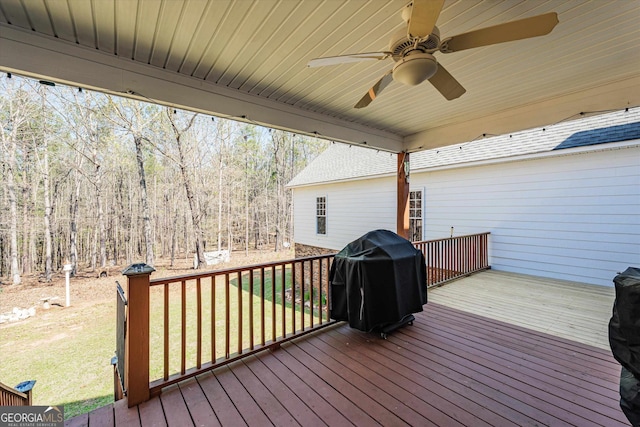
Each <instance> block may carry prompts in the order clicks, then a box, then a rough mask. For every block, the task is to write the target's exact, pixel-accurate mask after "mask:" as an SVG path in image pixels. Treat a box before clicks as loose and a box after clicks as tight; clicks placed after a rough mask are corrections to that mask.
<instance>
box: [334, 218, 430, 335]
mask: <svg viewBox="0 0 640 427" xmlns="http://www.w3.org/2000/svg"><path fill="white" fill-rule="evenodd" d="M329 280H330V283H331V307H330V315H331V318H332V319H336V320H345V321H348V322H349V325H350V326H351V327H352V328H356V329H359V330H361V331H366V332H371V331H374V330H375V331H379V332H381V333H382V336H383V337H386V334H387V333H388V332H391V331H392V330H393V329H395V327H399V326H402V325H403V324H406V323H409V322H411V321H413V316H412V313H417V312H420V311H422V306H423V305H424V304H426V303H427V273H426V265H425V260H424V256H423V255H422V252H421V251H419V250H418V249H416V248H415V247H414V246H413V244H411V242H409V241H408V240H406V239H404V238H402V237H400V236H398V235H397V234H395V233H393V232H391V231H388V230H375V231H370V232H369V233H367V234H365V235H364V236H362V237H360V238H359V239H357V240H354V241H353V242H351V243H349V244H348V245H347V246H345V247H344V249H342V250H341V251H340V252H339V253H338V254H336V256H335V258H334V261H333V264H332V265H331V272H330V276H329Z"/></svg>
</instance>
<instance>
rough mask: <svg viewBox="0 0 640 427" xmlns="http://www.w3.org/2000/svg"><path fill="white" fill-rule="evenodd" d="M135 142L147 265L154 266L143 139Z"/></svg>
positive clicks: (139, 137)
mask: <svg viewBox="0 0 640 427" xmlns="http://www.w3.org/2000/svg"><path fill="white" fill-rule="evenodd" d="M133 141H134V143H135V145H136V161H137V163H138V175H139V177H140V181H139V184H140V198H141V199H142V221H143V226H144V240H145V248H146V252H147V254H146V255H147V256H146V258H147V260H146V263H147V265H150V266H153V265H154V259H153V241H152V240H151V239H152V235H151V218H150V214H149V199H148V198H147V181H146V179H145V175H144V158H143V156H142V137H141V136H139V135H135V136H134V137H133Z"/></svg>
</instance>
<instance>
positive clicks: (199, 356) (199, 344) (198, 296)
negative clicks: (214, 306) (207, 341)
mask: <svg viewBox="0 0 640 427" xmlns="http://www.w3.org/2000/svg"><path fill="white" fill-rule="evenodd" d="M196 306H197V307H196V316H197V318H196V321H197V329H196V330H197V336H196V340H197V341H196V342H197V344H196V345H197V348H196V367H197V368H198V369H200V368H201V367H202V287H201V282H200V278H199V277H198V278H197V279H196Z"/></svg>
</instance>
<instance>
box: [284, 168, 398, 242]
mask: <svg viewBox="0 0 640 427" xmlns="http://www.w3.org/2000/svg"><path fill="white" fill-rule="evenodd" d="M293 191H294V207H293V218H294V230H295V242H296V243H297V244H303V245H310V246H317V247H321V248H327V249H333V250H340V249H342V248H343V247H344V246H346V245H347V243H349V242H351V241H352V240H355V239H357V238H358V237H360V236H362V235H363V234H365V233H366V232H368V231H371V230H374V229H377V228H384V229H388V230H393V231H395V224H396V187H395V180H394V179H389V178H372V179H363V180H357V181H348V182H340V183H335V184H321V185H313V186H309V187H298V188H294V190H293ZM321 196H326V197H327V234H326V235H318V234H316V197H321Z"/></svg>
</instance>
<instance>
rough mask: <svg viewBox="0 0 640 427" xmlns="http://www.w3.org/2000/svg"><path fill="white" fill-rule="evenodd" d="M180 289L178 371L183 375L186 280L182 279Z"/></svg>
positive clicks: (184, 367) (185, 334)
mask: <svg viewBox="0 0 640 427" xmlns="http://www.w3.org/2000/svg"><path fill="white" fill-rule="evenodd" d="M181 284H182V289H181V295H182V298H181V300H180V306H181V307H180V308H181V312H180V321H181V323H180V327H181V335H182V336H181V337H180V373H181V374H182V375H184V373H185V372H186V370H187V282H186V280H183V281H182V283H181Z"/></svg>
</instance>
